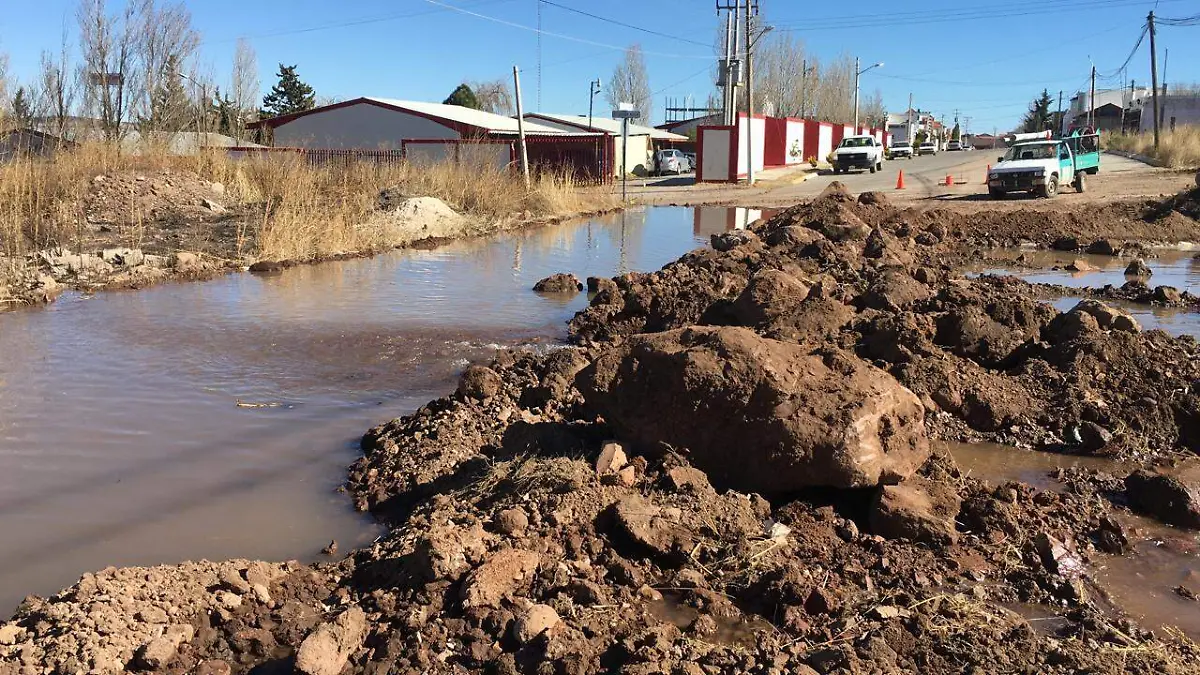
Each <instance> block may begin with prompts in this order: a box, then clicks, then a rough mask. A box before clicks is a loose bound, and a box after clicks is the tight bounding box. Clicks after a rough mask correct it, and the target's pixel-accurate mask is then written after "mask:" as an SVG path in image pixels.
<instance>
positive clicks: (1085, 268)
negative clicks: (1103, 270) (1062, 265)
mask: <svg viewBox="0 0 1200 675" xmlns="http://www.w3.org/2000/svg"><path fill="white" fill-rule="evenodd" d="M1098 269H1100V268H1099V267H1096V266H1095V265H1093V264H1091V263H1090V262H1088V261H1086V260H1084V259H1083V258H1076V259H1074V260H1072V261H1071V262H1069V263H1067V271H1068V272H1095V271H1096V270H1098Z"/></svg>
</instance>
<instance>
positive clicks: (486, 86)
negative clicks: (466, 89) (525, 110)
mask: <svg viewBox="0 0 1200 675" xmlns="http://www.w3.org/2000/svg"><path fill="white" fill-rule="evenodd" d="M468 86H470V87H471V89H472V91H474V92H475V100H476V101H478V102H479V109H480V110H486V111H488V112H490V113H496V114H497V115H512V114H513V113H514V112H516V111H515V109H514V108H515V106H514V105H513V97H512V92H511V91H510V90H509V88H508V81H507V80H491V81H489V82H470V83H468Z"/></svg>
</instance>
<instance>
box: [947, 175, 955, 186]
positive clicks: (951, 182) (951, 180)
mask: <svg viewBox="0 0 1200 675" xmlns="http://www.w3.org/2000/svg"><path fill="white" fill-rule="evenodd" d="M951 185H954V176H951V175H950V174H946V187H950V186H951Z"/></svg>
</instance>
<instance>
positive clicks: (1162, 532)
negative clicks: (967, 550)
mask: <svg viewBox="0 0 1200 675" xmlns="http://www.w3.org/2000/svg"><path fill="white" fill-rule="evenodd" d="M942 445H943V447H944V448H945V449H946V450H948V451H949V452H950V454H951V455H952V456H953V457H954V460H955V462H957V463H958V465H959V466H960V467H961V468H962V469H963V470H964V471H966V472H969V473H970V475H971V476H973V477H975V478H980V479H983V480H986V481H989V482H991V483H993V484H999V483H1003V482H1006V481H1010V480H1012V481H1020V482H1022V483H1027V484H1030V485H1033V486H1034V487H1037V488H1039V489H1043V490H1046V489H1053V490H1060V489H1062V486H1061V484H1060V483H1058V482H1057V481H1055V480H1053V479H1052V478H1050V476H1049V473H1050V472H1051V471H1053V470H1054V469H1056V468H1059V467H1062V468H1070V467H1078V468H1083V469H1094V470H1097V471H1105V472H1108V473H1111V474H1114V475H1117V476H1122V475H1125V474H1127V473H1129V472H1130V471H1131V470H1132V467H1130V466H1127V465H1124V464H1121V463H1119V462H1116V461H1114V460H1111V459H1105V458H1102V457H1078V456H1073V455H1059V454H1054V453H1047V452H1036V451H1033V450H1020V449H1017V448H1011V447H1007V446H1003V445H996V444H993V443H943V444H942ZM1180 474H1181V477H1184V478H1187V479H1188V480H1194V479H1196V478H1197V477H1200V465H1189V466H1185V467H1183V468H1182V469H1180ZM1118 519H1119V520H1120V521H1121V523H1122V524H1123V525H1124V526H1125V527H1126V529H1127V530H1128V531H1129V532H1130V534H1131V536H1130V539H1131V540H1132V541H1134V542H1136V543H1135V546H1134V551H1133V552H1132V553H1129V554H1127V555H1123V556H1114V555H1105V554H1102V553H1095V554H1094V555H1093V556H1092V562H1093V564H1094V565H1093V568H1092V569H1091V575H1092V577H1093V578H1094V579H1095V581H1096V583H1097V585H1098V586H1099V587H1100V588H1101V589H1102V590H1103V591H1104V593H1105V594H1106V595H1107V596H1108V599H1109V600H1110V601H1111V602H1112V604H1113V605H1115V606H1116V607H1118V608H1120V610H1121V611H1122V612H1124V613H1126V614H1128V615H1130V616H1132V617H1134V618H1136V619H1138V620H1139V622H1140V623H1142V624H1143V625H1144V626H1145V627H1147V628H1152V629H1158V628H1161V627H1162V626H1175V627H1178V628H1179V629H1181V630H1183V631H1184V632H1185V633H1187V634H1188V636H1190V637H1191V638H1192V639H1194V640H1200V607H1198V606H1197V604H1196V602H1195V601H1193V600H1187V599H1185V598H1182V597H1180V596H1179V595H1177V594H1176V593H1175V591H1174V588H1175V587H1176V586H1178V585H1180V584H1186V585H1187V586H1188V587H1190V588H1194V589H1200V553H1198V552H1200V538H1198V536H1197V534H1196V533H1195V532H1189V531H1186V530H1179V529H1176V528H1173V527H1170V526H1167V525H1163V524H1162V523H1159V522H1157V521H1154V520H1150V519H1149V518H1143V517H1141V516H1137V515H1133V514H1128V513H1122V514H1120V515H1119V517H1118Z"/></svg>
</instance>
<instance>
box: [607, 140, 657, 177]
mask: <svg viewBox="0 0 1200 675" xmlns="http://www.w3.org/2000/svg"><path fill="white" fill-rule="evenodd" d="M615 141H616V145H617V147H616V162H615V163H614V165H613V166H614V167H615V168H616V170H615V175H616V176H617V178H620V177H621V176H623V175H626V174H628V175H635V176H647V175H649V173H650V169H652V168H653V163H652V162H651V158H650V137H649V136H632V135H631V136H630V137H629V156H628V157H626V156H625V155H624V154H623V152H624V151H623V150H622V148H623V146H624V144H625V142H624V140H622V138H621V136H616V137H615ZM622 168H624V172H622Z"/></svg>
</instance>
